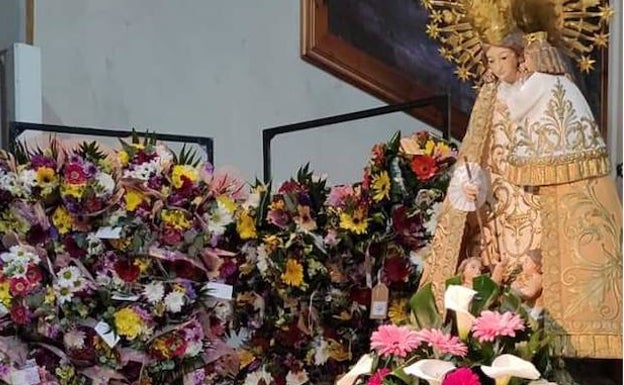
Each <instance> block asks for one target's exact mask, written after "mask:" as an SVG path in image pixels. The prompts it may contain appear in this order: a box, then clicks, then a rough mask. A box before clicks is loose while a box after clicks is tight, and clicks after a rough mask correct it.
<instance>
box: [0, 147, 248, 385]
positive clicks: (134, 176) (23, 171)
mask: <svg viewBox="0 0 624 385" xmlns="http://www.w3.org/2000/svg"><path fill="white" fill-rule="evenodd" d="M242 186H243V183H242V181H240V179H239V178H236V177H233V176H232V175H231V174H229V173H227V172H221V171H218V170H214V169H213V167H212V166H211V165H210V164H207V163H201V162H199V161H198V160H197V159H196V157H195V155H194V154H193V153H192V152H191V151H188V150H186V148H184V149H183V150H182V152H181V153H180V154H179V155H176V154H173V153H171V152H170V151H169V150H168V149H167V148H165V147H164V146H162V145H160V144H158V143H156V142H155V141H154V140H152V139H150V138H146V139H144V140H140V139H139V137H138V136H136V135H135V136H133V139H132V141H131V142H130V143H126V142H121V149H120V150H119V151H116V152H114V151H103V150H102V149H100V148H99V146H98V145H97V144H96V143H83V144H81V145H80V146H78V147H77V148H75V149H70V148H63V144H62V143H61V142H58V141H52V142H51V145H50V148H48V149H45V150H39V149H38V150H36V151H30V150H28V149H27V148H25V147H24V146H22V147H21V151H18V152H17V153H16V154H15V155H12V154H8V153H2V154H1V156H0V197H1V198H2V199H1V203H0V239H1V243H0V316H3V318H2V322H1V325H2V326H1V327H0V352H2V353H3V355H4V357H5V359H4V360H3V361H2V366H1V367H2V370H1V371H0V372H1V373H0V379H2V380H3V381H5V382H11V381H13V382H14V381H17V380H15V378H18V377H19V376H31V377H29V378H33V377H32V376H37V378H38V379H39V380H40V381H42V383H44V382H45V381H48V382H49V383H50V384H53V383H54V384H61V385H65V384H86V383H89V381H92V383H97V384H108V383H136V384H161V383H174V382H178V383H182V381H184V382H186V383H189V382H191V383H193V384H198V385H199V384H217V383H223V382H224V381H225V382H227V381H230V380H231V378H232V376H233V374H234V372H235V371H236V370H234V369H233V368H236V369H237V366H238V363H237V360H236V359H235V358H236V354H235V352H234V351H233V349H231V348H230V347H228V346H227V345H226V344H225V343H224V342H223V341H222V340H223V338H224V329H225V325H226V324H227V322H228V321H229V317H230V316H231V314H230V311H229V308H228V305H227V302H224V301H220V300H219V298H218V294H215V293H214V289H213V288H212V287H210V286H209V285H208V286H207V285H206V283H207V282H210V281H220V282H224V281H225V280H226V279H227V278H228V277H229V276H230V275H231V274H232V271H233V270H234V271H235V270H236V267H235V265H234V264H235V258H234V257H235V255H236V253H235V252H231V251H226V249H227V248H229V247H231V246H232V245H231V241H232V239H238V234H237V231H236V223H235V221H234V213H235V212H237V211H238V206H240V204H241V203H242V202H244V199H245V196H244V191H243V188H242ZM234 250H236V249H234ZM232 266H234V268H232ZM35 373H36V374H35ZM202 373H203V374H202ZM31 383H34V382H31Z"/></svg>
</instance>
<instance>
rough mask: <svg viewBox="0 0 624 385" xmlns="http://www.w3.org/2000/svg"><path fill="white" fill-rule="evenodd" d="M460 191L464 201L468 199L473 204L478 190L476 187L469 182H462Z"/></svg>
mask: <svg viewBox="0 0 624 385" xmlns="http://www.w3.org/2000/svg"><path fill="white" fill-rule="evenodd" d="M461 189H462V192H463V193H464V196H465V197H466V199H468V200H469V201H471V202H474V201H476V200H477V195H478V194H479V188H478V187H477V185H476V184H474V183H470V182H464V183H462V185H461Z"/></svg>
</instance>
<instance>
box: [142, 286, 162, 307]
mask: <svg viewBox="0 0 624 385" xmlns="http://www.w3.org/2000/svg"><path fill="white" fill-rule="evenodd" d="M163 295H165V287H164V286H163V284H162V282H152V283H148V284H147V285H145V286H144V287H143V296H144V297H145V299H147V302H149V303H152V304H153V303H156V302H158V301H160V300H161V299H162V297H163Z"/></svg>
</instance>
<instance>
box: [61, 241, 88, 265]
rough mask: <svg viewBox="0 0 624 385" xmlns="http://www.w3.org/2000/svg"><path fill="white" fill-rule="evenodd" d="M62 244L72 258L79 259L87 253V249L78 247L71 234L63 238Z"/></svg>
mask: <svg viewBox="0 0 624 385" xmlns="http://www.w3.org/2000/svg"><path fill="white" fill-rule="evenodd" d="M63 245H64V246H65V250H67V252H68V253H69V255H70V256H71V257H72V258H76V259H80V258H83V257H85V256H86V255H87V251H86V250H84V249H81V248H80V247H78V244H77V243H76V241H75V240H74V238H73V237H71V236H67V237H65V238H64V239H63Z"/></svg>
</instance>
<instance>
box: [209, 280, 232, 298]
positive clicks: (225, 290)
mask: <svg viewBox="0 0 624 385" xmlns="http://www.w3.org/2000/svg"><path fill="white" fill-rule="evenodd" d="M206 288H207V289H208V290H210V291H209V292H208V295H210V296H213V297H215V298H221V299H227V300H230V299H232V293H233V291H234V290H233V287H232V286H231V285H226V284H224V283H218V282H208V283H207V284H206Z"/></svg>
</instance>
